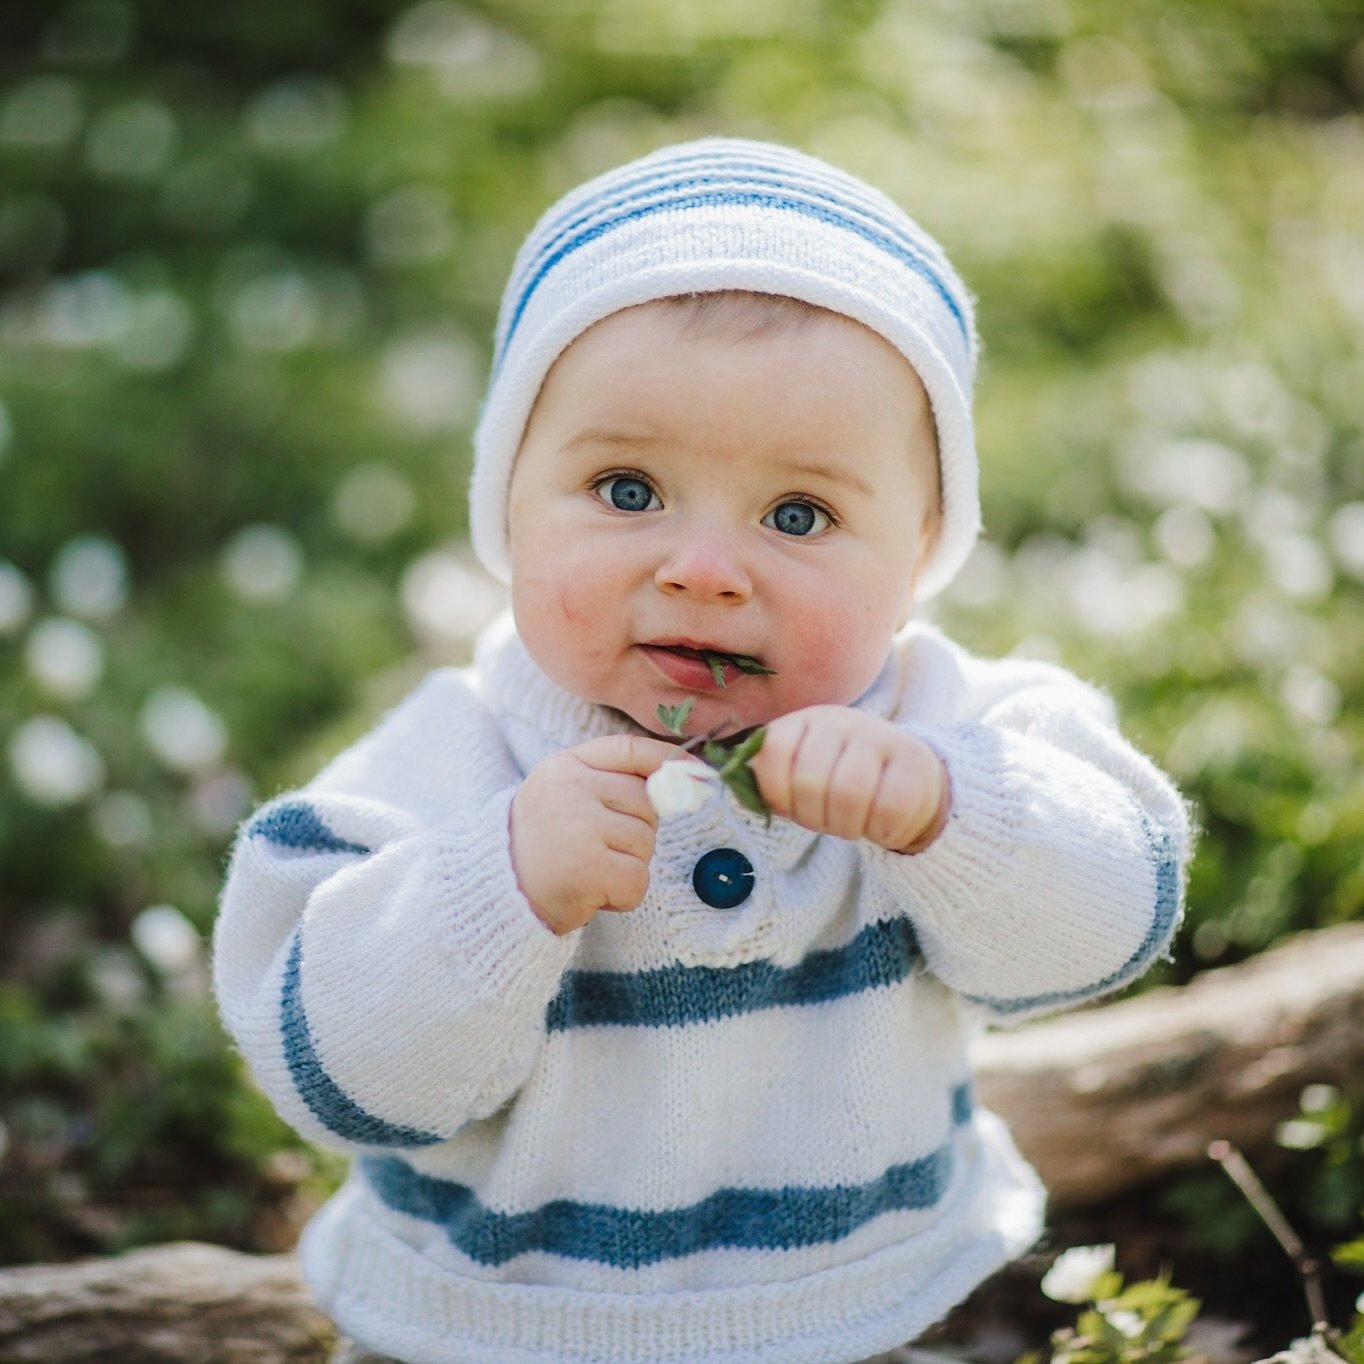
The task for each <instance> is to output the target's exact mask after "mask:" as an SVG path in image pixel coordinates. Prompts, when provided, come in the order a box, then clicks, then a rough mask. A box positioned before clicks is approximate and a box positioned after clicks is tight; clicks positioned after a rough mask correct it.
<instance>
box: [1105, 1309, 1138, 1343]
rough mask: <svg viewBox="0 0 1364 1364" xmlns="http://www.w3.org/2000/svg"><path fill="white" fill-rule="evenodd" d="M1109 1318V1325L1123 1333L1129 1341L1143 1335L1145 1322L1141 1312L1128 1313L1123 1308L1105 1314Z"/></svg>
mask: <svg viewBox="0 0 1364 1364" xmlns="http://www.w3.org/2000/svg"><path fill="white" fill-rule="evenodd" d="M1104 1315H1105V1316H1106V1317H1107V1318H1108V1324H1109V1325H1110V1326H1112V1327H1113V1329H1114V1330H1115V1331H1120V1332H1122V1334H1123V1335H1125V1336H1126V1337H1127V1338H1128V1340H1135V1339H1136V1338H1137V1337H1138V1336H1139V1335H1141V1332H1142V1327H1143V1322H1142V1319H1141V1314H1140V1313H1139V1312H1128V1311H1125V1310H1124V1309H1122V1308H1117V1309H1115V1310H1114V1311H1111V1312H1106V1313H1105V1314H1104Z"/></svg>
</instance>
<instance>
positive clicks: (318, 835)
mask: <svg viewBox="0 0 1364 1364" xmlns="http://www.w3.org/2000/svg"><path fill="white" fill-rule="evenodd" d="M246 836H247V837H248V838H263V839H265V840H266V841H267V842H268V843H274V844H276V845H278V846H279V847H281V848H292V849H293V850H294V851H296V852H328V853H332V852H341V853H358V854H359V855H361V856H362V857H363V856H367V855H368V854H369V852H370V849H369V848H366V847H365V846H364V845H363V844H360V843H348V842H347V841H346V840H345V839H344V838H338V837H337V835H336V834H334V833H332V831H331V830H330V829H329V828H328V827H327V826H326V825H325V824H324V823H323V822H322V818H321V816H320V815H319V814H318V813H317V811H316V810H314V809H313V807H312V806H311V805H309V804H308V802H307V801H302V800H297V801H289V802H288V803H286V804H283V805H275V806H272V807H270V808H269V809H267V810H264V811H262V812H261V813H260V814H259V815H258V816H257V817H256V818H255V819H253V820H252V821H251V823H250V824H249V825H248V826H247V830H246Z"/></svg>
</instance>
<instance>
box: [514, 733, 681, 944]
mask: <svg viewBox="0 0 1364 1364" xmlns="http://www.w3.org/2000/svg"><path fill="white" fill-rule="evenodd" d="M675 757H677V747H676V745H674V744H666V743H664V742H663V741H662V740H661V739H647V738H644V737H642V736H638V735H625V734H618V735H610V736H608V737H606V738H601V739H591V740H589V741H588V742H587V743H585V744H578V745H577V746H576V747H574V748H566V749H564V750H563V752H561V753H556V754H554V755H553V756H552V757H549V758H546V759H545V760H544V762H542V763H539V764H537V765H536V766H535V767H533V768H532V769H531V772H530V775H529V776H528V777H527V778H526V780H525V781H524V782H523V783H522V784H521V789H520V790H519V791H518V792H517V793H516V799H515V800H513V801H512V807H511V855H512V867H513V869H514V870H515V872H516V880H517V884H518V885H519V886H520V887H521V892H522V894H523V895H525V897H526V899H527V900H529V901H530V906H531V908H532V909H533V910H534V911H535V912H536V914H537V915H538V916H539V917H540V919H541V920H542V921H543V922H544V923H545V924H546V925H548V927H550V928H552V929H553V930H554V931H555V932H556V933H571V932H572V931H573V930H574V929H575V928H581V927H582V926H583V925H584V924H585V923H586V922H587V921H588V920H589V919H590V918H592V916H593V915H594V914H596V913H597V912H598V910H603V909H613V910H621V909H634V908H635V907H636V906H637V905H638V904H639V903H640V901H641V900H643V899H644V892H645V891H646V890H648V888H649V860H650V858H652V857H653V855H654V836H655V834H656V833H657V831H658V815H657V814H655V813H654V808H653V806H652V805H650V803H649V798H648V796H647V795H646V794H645V791H644V779H645V778H646V777H647V776H648V775H649V774H650V773H651V772H653V771H654V770H655V769H656V768H657V767H659V766H660V764H662V763H663V762H665V761H666V760H667V759H668V758H675Z"/></svg>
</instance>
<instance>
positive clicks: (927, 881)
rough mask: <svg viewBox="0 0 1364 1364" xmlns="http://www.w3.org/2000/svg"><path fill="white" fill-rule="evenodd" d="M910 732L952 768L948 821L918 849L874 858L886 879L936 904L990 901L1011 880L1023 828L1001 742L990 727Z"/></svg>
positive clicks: (883, 853) (878, 852)
mask: <svg viewBox="0 0 1364 1364" xmlns="http://www.w3.org/2000/svg"><path fill="white" fill-rule="evenodd" d="M907 728H909V729H910V730H911V732H913V733H914V735H915V736H916V737H917V738H919V739H921V740H922V741H923V742H924V743H925V744H926V745H927V746H928V747H929V748H931V749H932V750H933V751H934V752H935V753H936V754H937V755H938V757H939V758H940V759H941V760H942V763H943V766H944V767H945V768H946V771H947V782H948V791H949V804H948V808H947V816H946V818H945V819H944V820H943V821H942V825H941V828H940V829H939V830H938V832H937V833H936V835H935V836H934V837H933V838H932V839H931V840H930V841H928V842H927V843H926V845H925V846H923V847H921V848H920V849H918V851H913V852H892V851H890V850H888V849H884V848H875V849H874V853H873V856H874V857H875V859H876V861H877V863H878V864H879V866H880V868H881V870H882V871H883V873H884V874H886V875H888V876H890V877H891V878H893V879H896V880H899V879H903V878H907V879H908V881H909V883H910V884H912V885H913V887H914V888H915V889H916V890H917V891H918V892H919V893H920V894H921V895H922V896H924V897H931V898H932V900H934V901H935V902H938V903H949V904H951V903H960V902H961V901H962V900H966V901H968V902H970V901H974V902H975V903H985V902H987V901H990V900H992V899H994V898H995V897H996V896H997V895H998V893H999V890H1000V888H1001V887H1002V886H1003V885H1005V884H1006V883H1007V881H1008V878H1009V868H1010V864H1011V861H1012V859H1013V854H1014V852H1015V850H1016V848H1017V846H1018V829H1019V818H1018V795H1017V794H1016V793H1014V792H1013V791H1011V789H1010V786H1011V782H1010V779H1009V773H1008V770H1007V768H1006V764H1005V761H1004V758H1003V754H1002V753H1001V752H1000V746H999V739H998V736H997V735H996V734H994V733H993V732H991V731H990V730H989V729H987V728H986V727H985V726H983V725H961V726H958V727H956V728H954V729H942V730H929V729H926V728H921V727H918V726H907Z"/></svg>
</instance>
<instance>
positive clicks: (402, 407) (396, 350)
mask: <svg viewBox="0 0 1364 1364" xmlns="http://www.w3.org/2000/svg"><path fill="white" fill-rule="evenodd" d="M481 376H482V365H481V361H480V359H479V353H478V351H477V349H476V348H475V347H474V345H473V343H472V342H470V341H469V339H468V338H467V337H464V336H460V335H458V334H454V333H441V334H426V335H418V336H407V337H402V338H400V339H398V340H396V341H393V342H391V343H390V344H389V345H388V347H387V348H386V349H385V351H384V355H383V360H382V363H381V369H380V395H381V397H382V399H383V403H384V406H385V407H386V408H387V409H388V411H389V412H391V413H392V414H393V415H394V416H395V417H397V418H398V420H399V421H401V422H403V423H404V424H405V425H407V426H409V427H411V428H412V429H413V430H414V431H418V432H421V433H423V434H433V433H435V432H438V431H448V430H451V429H452V428H454V427H458V426H463V425H464V424H466V423H467V422H469V421H470V420H472V418H473V415H474V412H475V409H476V408H477V405H478V397H479V389H480V386H481Z"/></svg>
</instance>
